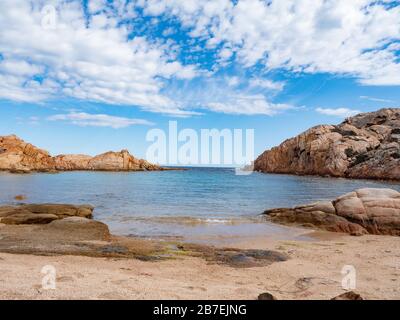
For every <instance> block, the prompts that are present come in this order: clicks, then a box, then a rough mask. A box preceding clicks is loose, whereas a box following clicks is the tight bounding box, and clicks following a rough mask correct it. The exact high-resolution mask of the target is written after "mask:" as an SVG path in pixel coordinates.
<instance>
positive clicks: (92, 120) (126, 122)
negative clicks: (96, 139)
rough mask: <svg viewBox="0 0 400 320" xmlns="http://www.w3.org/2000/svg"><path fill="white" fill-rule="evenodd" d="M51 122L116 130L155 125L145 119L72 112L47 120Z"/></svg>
mask: <svg viewBox="0 0 400 320" xmlns="http://www.w3.org/2000/svg"><path fill="white" fill-rule="evenodd" d="M47 120H50V121H67V122H70V123H72V124H74V125H78V126H82V127H87V126H91V127H110V128H114V129H120V128H126V127H129V126H133V125H153V123H152V122H149V121H147V120H143V119H132V118H124V117H115V116H110V115H107V114H89V113H85V112H71V113H69V114H56V115H53V116H50V117H48V118H47Z"/></svg>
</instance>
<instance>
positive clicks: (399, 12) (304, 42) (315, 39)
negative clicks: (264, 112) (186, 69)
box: [142, 0, 400, 85]
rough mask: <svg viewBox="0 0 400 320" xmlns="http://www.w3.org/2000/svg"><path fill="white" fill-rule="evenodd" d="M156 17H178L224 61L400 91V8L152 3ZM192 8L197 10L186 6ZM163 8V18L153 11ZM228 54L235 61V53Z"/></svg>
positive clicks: (361, 3) (357, 0)
mask: <svg viewBox="0 0 400 320" xmlns="http://www.w3.org/2000/svg"><path fill="white" fill-rule="evenodd" d="M142 2H143V3H142V5H143V6H144V7H145V11H147V12H148V13H151V14H160V13H164V14H169V15H173V16H176V17H178V18H179V19H180V20H181V22H182V23H183V25H184V26H186V27H188V28H191V30H192V31H191V35H192V36H193V37H201V38H206V39H207V41H208V46H209V47H215V48H217V47H218V45H220V44H222V45H223V46H222V49H219V50H220V51H219V54H220V57H221V58H222V60H224V58H226V57H230V56H231V54H232V53H235V54H236V56H237V60H236V62H240V63H242V64H244V65H245V66H249V67H250V66H253V65H255V64H256V63H262V64H264V65H265V68H266V69H267V70H270V69H277V68H285V69H287V70H290V71H303V72H308V73H316V72H328V73H335V74H344V75H351V76H355V77H357V78H358V79H359V81H360V82H361V83H363V84H366V85H400V63H399V60H398V52H399V44H398V43H397V44H396V43H394V42H393V41H396V40H400V6H391V7H390V6H389V5H390V4H392V1H389V0H386V1H375V0H352V1H349V0H298V1H295V2H293V1H292V0H271V1H264V0H239V1H238V2H237V4H236V5H234V4H233V2H231V1H229V0H197V1H194V2H193V1H180V0H152V1H142ZM186 2H190V5H186ZM154 7H157V8H158V10H157V12H156V11H154V10H151V8H154ZM228 48H230V50H231V54H229V53H228V52H227V50H228Z"/></svg>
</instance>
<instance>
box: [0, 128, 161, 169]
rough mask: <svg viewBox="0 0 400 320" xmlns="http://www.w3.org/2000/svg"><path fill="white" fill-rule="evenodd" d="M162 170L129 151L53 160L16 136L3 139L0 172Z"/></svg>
mask: <svg viewBox="0 0 400 320" xmlns="http://www.w3.org/2000/svg"><path fill="white" fill-rule="evenodd" d="M161 169H162V168H161V167H159V166H157V165H154V164H151V163H149V162H147V161H146V160H142V159H137V158H135V157H134V156H132V155H131V154H130V153H129V152H128V151H127V150H122V151H120V152H112V151H110V152H106V153H103V154H100V155H97V156H94V157H91V156H88V155H81V154H69V155H58V156H55V157H52V156H51V155H50V154H49V153H48V152H47V151H46V150H42V149H39V148H37V147H35V146H33V145H32V144H30V143H26V142H25V141H23V140H22V139H20V138H18V137H17V136H15V135H10V136H3V137H0V170H7V171H10V172H14V173H29V172H31V171H43V172H51V171H71V170H94V171H146V170H161Z"/></svg>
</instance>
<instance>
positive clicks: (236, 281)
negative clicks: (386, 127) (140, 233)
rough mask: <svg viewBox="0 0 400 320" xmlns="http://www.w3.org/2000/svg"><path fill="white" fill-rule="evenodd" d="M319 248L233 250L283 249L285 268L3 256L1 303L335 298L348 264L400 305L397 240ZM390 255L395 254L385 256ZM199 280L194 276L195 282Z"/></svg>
mask: <svg viewBox="0 0 400 320" xmlns="http://www.w3.org/2000/svg"><path fill="white" fill-rule="evenodd" d="M323 237H328V238H329V240H327V239H321V238H320V239H316V240H315V241H280V240H278V241H272V240H269V241H265V239H263V238H258V239H253V240H252V241H247V242H243V243H241V244H239V243H236V244H235V247H237V248H239V249H240V248H242V249H244V248H246V249H262V250H278V251H279V252H282V253H284V254H287V255H288V256H289V259H288V260H287V261H283V262H275V263H272V264H270V265H268V266H260V267H249V268H243V267H231V266H227V265H225V264H218V263H213V262H210V261H207V260H206V259H204V258H203V257H196V256H190V255H186V254H178V255H176V256H175V257H173V258H170V259H165V260H158V261H141V260H138V259H127V258H104V257H99V258H94V257H85V256H75V255H72V256H71V255H55V256H43V255H31V254H28V255H26V254H8V253H0V263H1V265H2V276H1V279H0V281H1V282H2V287H1V289H0V299H200V300H205V299H223V300H225V299H228V300H229V299H246V300H248V299H249V300H254V299H257V296H258V295H259V294H260V293H262V292H270V293H272V294H273V295H274V296H276V297H277V298H278V299H324V300H325V299H330V298H332V297H334V296H337V295H339V294H341V293H344V292H345V291H346V290H344V289H343V288H342V287H341V280H342V278H343V275H342V274H341V270H342V268H343V266H344V265H354V266H355V268H356V270H357V287H356V289H355V290H356V291H357V292H358V293H359V294H361V296H362V297H363V298H364V299H398V298H400V286H399V281H400V277H399V276H400V264H399V261H400V246H399V244H400V240H399V239H398V238H396V237H391V236H371V235H367V236H362V237H351V236H348V235H341V234H334V235H332V234H331V233H325V232H324V233H323ZM387 248H390V249H387ZM45 265H52V266H54V267H55V268H56V270H57V278H56V285H57V287H56V289H55V290H44V289H42V288H41V281H42V278H43V274H42V273H41V269H42V268H43V266H45ZM193 274H196V277H193Z"/></svg>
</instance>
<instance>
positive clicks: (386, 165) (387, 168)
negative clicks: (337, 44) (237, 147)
mask: <svg viewBox="0 0 400 320" xmlns="http://www.w3.org/2000/svg"><path fill="white" fill-rule="evenodd" d="M254 170H255V171H260V172H271V173H289V174H300V175H323V176H335V177H350V178H373V179H396V180H399V179H400V108H393V109H381V110H379V111H376V112H370V113H362V114H359V115H357V116H354V117H351V118H348V119H346V120H345V121H344V122H343V123H341V124H339V125H320V126H316V127H313V128H311V129H309V130H307V131H305V132H303V133H301V134H300V135H298V136H296V137H294V138H291V139H288V140H286V141H284V142H283V143H282V144H281V145H280V146H278V147H274V148H272V149H271V150H268V151H265V152H264V153H263V154H261V155H260V156H259V157H258V158H257V159H256V160H255V162H254Z"/></svg>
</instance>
